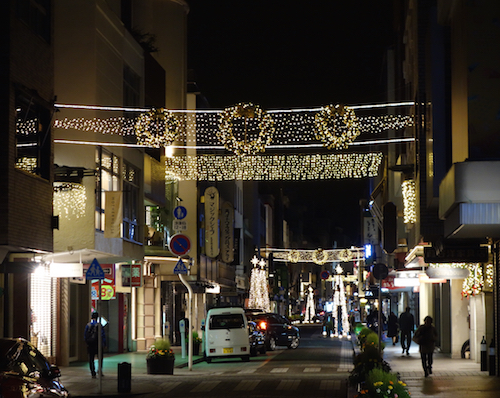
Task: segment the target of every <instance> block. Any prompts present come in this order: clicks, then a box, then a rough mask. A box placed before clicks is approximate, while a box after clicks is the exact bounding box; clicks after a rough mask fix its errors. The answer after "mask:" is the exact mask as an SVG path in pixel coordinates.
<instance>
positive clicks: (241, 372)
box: [238, 369, 257, 374]
mask: <svg viewBox="0 0 500 398" xmlns="http://www.w3.org/2000/svg"><path fill="white" fill-rule="evenodd" d="M256 370H257V369H244V370H240V371H239V372H238V374H248V373H255V371H256Z"/></svg>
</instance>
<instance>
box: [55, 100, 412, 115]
mask: <svg viewBox="0 0 500 398" xmlns="http://www.w3.org/2000/svg"><path fill="white" fill-rule="evenodd" d="M413 105H415V102H413V101H400V102H384V103H379V104H360V105H348V106H349V108H352V109H377V108H395V107H407V106H413ZM54 107H56V108H66V109H83V110H95V111H121V112H148V111H150V110H151V108H134V107H126V106H102V105H82V104H60V103H56V104H54ZM319 110H321V108H318V107H314V108H296V109H274V110H268V111H267V112H268V113H281V112H286V113H293V112H318V111H319ZM170 111H172V112H177V113H220V112H221V111H222V110H220V109H171V110H170Z"/></svg>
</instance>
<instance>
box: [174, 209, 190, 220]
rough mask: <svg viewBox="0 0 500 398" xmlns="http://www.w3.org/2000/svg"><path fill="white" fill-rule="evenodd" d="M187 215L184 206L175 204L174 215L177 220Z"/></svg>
mask: <svg viewBox="0 0 500 398" xmlns="http://www.w3.org/2000/svg"><path fill="white" fill-rule="evenodd" d="M186 216H187V210H186V208H185V207H184V206H177V207H176V208H175V209H174V217H175V218H176V219H177V220H182V219H183V218H185V217H186Z"/></svg>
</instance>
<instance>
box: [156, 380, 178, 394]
mask: <svg viewBox="0 0 500 398" xmlns="http://www.w3.org/2000/svg"><path fill="white" fill-rule="evenodd" d="M179 384H181V382H180V381H167V382H165V383H161V384H160V385H161V390H162V391H163V392H169V391H170V390H173V389H174V388H175V387H177V386H178V385H179Z"/></svg>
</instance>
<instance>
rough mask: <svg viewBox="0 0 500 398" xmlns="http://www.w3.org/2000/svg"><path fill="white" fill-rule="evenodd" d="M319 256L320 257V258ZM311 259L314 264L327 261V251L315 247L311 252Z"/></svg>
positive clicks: (321, 263)
mask: <svg viewBox="0 0 500 398" xmlns="http://www.w3.org/2000/svg"><path fill="white" fill-rule="evenodd" d="M320 257H321V258H320ZM312 260H313V262H315V263H316V264H320V265H323V264H325V263H326V262H327V261H328V252H327V251H326V250H323V249H317V250H315V251H313V253H312Z"/></svg>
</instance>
